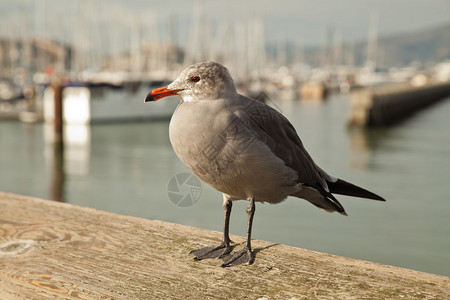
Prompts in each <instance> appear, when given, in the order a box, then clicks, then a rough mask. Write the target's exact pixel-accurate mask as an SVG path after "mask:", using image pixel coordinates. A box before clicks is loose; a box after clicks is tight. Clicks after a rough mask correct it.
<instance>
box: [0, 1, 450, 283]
mask: <svg viewBox="0 0 450 300" xmlns="http://www.w3.org/2000/svg"><path fill="white" fill-rule="evenodd" d="M209 60H215V61H218V62H221V63H223V64H224V65H225V66H226V67H228V69H229V70H230V72H231V74H232V76H233V78H234V79H235V81H236V85H237V87H238V89H239V91H240V92H241V93H243V94H246V95H249V96H252V97H255V98H258V99H259V100H261V101H265V102H266V103H267V104H268V105H271V106H273V107H274V108H275V109H277V110H278V111H280V112H282V113H283V114H284V115H285V116H286V117H287V118H288V119H289V120H290V121H291V122H292V123H293V125H294V127H295V128H296V129H297V132H298V133H299V135H300V137H301V138H302V141H303V143H304V145H305V147H306V148H307V150H308V151H309V152H310V154H311V155H312V157H313V158H314V159H315V161H316V162H317V163H318V164H319V165H320V166H321V167H322V168H323V169H325V170H327V171H328V172H329V173H330V174H332V175H335V176H338V177H340V178H343V179H345V180H348V181H351V182H354V183H356V184H358V185H360V186H363V187H365V188H367V189H369V190H371V191H373V192H375V193H377V194H380V195H381V196H383V197H385V198H386V199H387V202H386V203H380V202H375V201H369V200H362V199H355V198H349V197H345V196H339V197H338V198H339V200H340V201H341V203H342V204H343V205H344V207H345V208H346V211H347V212H348V214H349V216H348V217H343V216H341V215H338V214H328V213H326V212H323V211H320V210H318V209H317V208H315V207H314V206H312V205H310V204H309V203H307V202H306V201H303V200H300V199H296V198H292V199H291V198H289V199H288V200H287V201H285V202H284V203H282V204H279V205H275V206H272V205H269V204H265V205H258V206H257V213H256V215H255V221H254V224H255V226H254V234H253V237H254V238H256V239H262V240H268V241H272V242H276V243H283V244H288V245H292V246H297V247H302V248H307V249H312V250H317V251H322V252H328V253H333V254H338V255H343V256H348V257H355V258H359V259H365V260H370V261H375V262H379V263H384V264H391V265H396V266H401V267H406V268H411V269H416V270H421V271H426V272H431V273H436V274H442V275H446V276H449V275H450V239H449V237H450V224H449V217H450V206H449V195H450V185H449V184H448V182H449V180H450V159H449V157H450V133H449V129H450V118H449V116H450V101H448V100H449V99H450V2H448V1H445V0H442V1H439V0H434V1H425V0H409V1H404V0H394V1H392V0H391V1H387V0H383V1H358V0H341V1H324V0H321V1H294V0H291V1H287V0H286V1H276V2H275V1H245V2H244V1H235V0H228V1H221V0H216V1H181V0H180V1H175V0H171V1H143V0H142V1H139V0H127V1H125V0H108V1H106V0H105V1H101V0H97V1H81V0H80V1H66V0H63V1H56V0H39V1H31V0H15V1H6V0H0V190H2V191H6V192H14V193H19V194H25V195H30V196H36V197H42V198H45V199H52V200H56V201H64V202H68V203H73V204H77V205H82V206H88V207H93V208H97V209H101V210H106V211H110V212H115V213H119V214H124V215H132V216H138V217H143V218H148V219H160V220H165V221H170V222H175V223H180V224H185V225H191V226H196V227H202V228H207V229H213V230H219V231H220V230H221V229H222V226H223V209H222V196H221V195H220V193H218V192H216V191H215V190H213V189H212V188H210V187H209V186H207V185H205V184H202V186H201V189H200V196H199V193H198V189H197V190H196V193H195V196H196V197H197V196H198V201H196V202H195V203H192V205H176V204H174V203H172V202H171V201H170V199H169V197H168V184H169V182H170V181H171V179H172V178H174V176H176V175H178V174H180V173H190V172H189V170H188V169H186V168H185V167H184V165H182V163H181V162H180V161H179V160H178V159H177V157H176V155H175V154H174V152H173V150H172V148H171V146H170V142H169V137H168V127H169V120H170V116H171V114H172V112H173V110H174V109H175V107H176V106H177V105H178V103H179V100H178V99H176V98H173V97H172V98H167V99H164V100H161V101H158V102H155V103H147V104H144V98H145V96H146V94H147V93H148V92H149V91H150V90H152V89H153V88H156V87H161V86H164V85H166V84H167V83H169V82H170V81H172V80H173V79H175V77H176V76H177V74H178V73H179V72H180V71H181V70H182V69H184V68H185V67H186V66H188V65H190V64H193V63H196V62H200V61H209ZM179 188H180V189H179V191H178V192H179V194H180V195H181V196H186V195H192V192H193V187H192V186H190V185H189V184H188V183H180V186H179ZM172 192H174V191H172ZM175 192H177V191H175ZM196 199H197V198H196ZM245 207H246V203H245V202H244V201H241V202H238V203H236V205H235V206H234V209H233V215H232V217H231V218H232V225H231V232H232V233H233V234H238V235H245V232H246V221H247V217H246V213H245ZM149 242H151V241H149ZM237 242H240V241H237Z"/></svg>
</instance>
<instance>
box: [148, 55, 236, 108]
mask: <svg viewBox="0 0 450 300" xmlns="http://www.w3.org/2000/svg"><path fill="white" fill-rule="evenodd" d="M236 93H237V92H236V87H235V84H234V81H233V79H232V78H231V76H230V73H229V72H228V70H227V68H225V67H224V66H223V65H221V64H219V63H216V62H202V63H198V64H195V65H192V66H190V67H187V68H186V69H185V70H184V71H182V72H181V74H180V75H179V76H178V77H177V79H175V81H174V82H172V83H171V84H169V85H168V86H166V87H162V88H158V89H154V90H153V91H151V92H150V93H149V94H148V95H147V97H146V98H145V102H150V101H156V100H158V99H161V98H164V97H167V96H178V97H180V98H181V100H182V101H183V102H197V101H204V100H216V99H222V98H225V97H227V96H232V95H234V94H236Z"/></svg>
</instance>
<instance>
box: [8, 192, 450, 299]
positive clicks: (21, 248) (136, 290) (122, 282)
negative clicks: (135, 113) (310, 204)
mask: <svg viewBox="0 0 450 300" xmlns="http://www.w3.org/2000/svg"><path fill="white" fill-rule="evenodd" d="M220 238H221V234H220V233H218V232H213V231H207V230H202V229H198V228H192V227H187V226H182V225H177V224H171V223H166V222H161V221H151V220H145V219H139V218H134V217H126V216H120V215H116V214H111V213H106V212H102V211H97V210H93V209H89V208H83V207H77V206H73V205H69V204H62V203H57V202H52V201H48V200H40V199H35V198H30V197H25V196H19V195H14V194H6V193H0V299H48V298H50V299H58V298H63V299H111V298H113V299H155V298H160V299H208V298H209V299H220V298H224V299H231V298H233V299H258V298H263V297H264V298H267V299H280V298H281V299H289V298H295V299H310V298H311V299H450V293H449V290H450V279H449V278H447V277H444V276H438V275H433V274H427V273H421V272H417V271H412V270H407V269H402V268H397V267H392V266H385V265H380V264H375V263H371V262H366V261H360V260H355V259H351V258H345V257H340V256H334V255H329V254H324V253H318V252H313V251H309V250H304V249H299V248H294V247H288V246H284V245H274V244H273V243H269V242H263V241H254V247H255V248H256V249H257V251H258V252H257V254H256V261H255V263H254V264H253V265H252V266H239V267H231V268H221V267H220V263H221V262H220V261H218V260H215V259H212V260H205V261H201V262H196V261H193V260H192V257H191V256H190V255H189V253H188V252H189V250H192V249H195V248H198V247H200V246H204V245H209V244H216V243H218V242H219V240H220ZM233 239H234V240H235V241H244V238H242V237H236V236H234V237H233ZM238 247H239V246H238Z"/></svg>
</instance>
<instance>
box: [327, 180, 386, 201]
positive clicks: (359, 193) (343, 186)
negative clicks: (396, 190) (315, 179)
mask: <svg viewBox="0 0 450 300" xmlns="http://www.w3.org/2000/svg"><path fill="white" fill-rule="evenodd" d="M327 184H328V188H329V189H330V192H331V193H333V194H340V195H346V196H352V197H360V198H366V199H372V200H377V201H386V199H384V198H383V197H381V196H379V195H377V194H375V193H372V192H370V191H368V190H366V189H363V188H361V187H359V186H356V185H354V184H352V183H350V182H347V181H345V180H342V179H338V180H337V181H335V182H330V181H328V182H327Z"/></svg>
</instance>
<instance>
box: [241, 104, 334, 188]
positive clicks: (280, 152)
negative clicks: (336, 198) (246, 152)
mask: <svg viewBox="0 0 450 300" xmlns="http://www.w3.org/2000/svg"><path fill="white" fill-rule="evenodd" d="M241 100H242V101H243V102H246V103H247V105H245V106H244V109H240V110H238V111H236V114H237V116H238V117H239V118H240V119H241V120H242V121H243V122H244V123H245V124H247V126H248V129H249V130H252V131H253V132H254V134H255V135H256V136H257V137H258V139H259V140H260V141H262V142H264V143H265V144H266V145H267V146H268V147H269V148H270V150H271V151H272V152H273V154H274V155H275V156H277V157H278V158H280V159H281V160H282V161H284V162H285V164H286V166H288V167H289V168H291V169H293V170H294V171H296V172H297V174H298V180H297V182H298V183H301V184H304V185H307V186H310V187H314V188H317V189H319V190H323V191H326V192H329V190H328V185H327V181H330V180H334V178H332V177H331V176H329V175H328V174H326V173H325V172H324V171H323V170H322V169H320V168H319V167H318V166H317V165H316V164H315V163H314V161H313V159H312V158H311V156H310V155H309V154H308V152H307V151H306V150H305V148H304V146H303V143H302V141H301V140H300V138H299V136H298V134H297V132H296V130H295V128H294V127H293V126H292V124H291V123H290V122H289V120H288V119H286V118H285V117H284V116H283V115H282V114H281V113H279V112H278V111H276V110H275V109H273V108H271V107H270V106H268V105H266V104H264V103H261V102H258V101H255V100H252V99H249V98H246V97H243V96H242V98H241Z"/></svg>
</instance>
